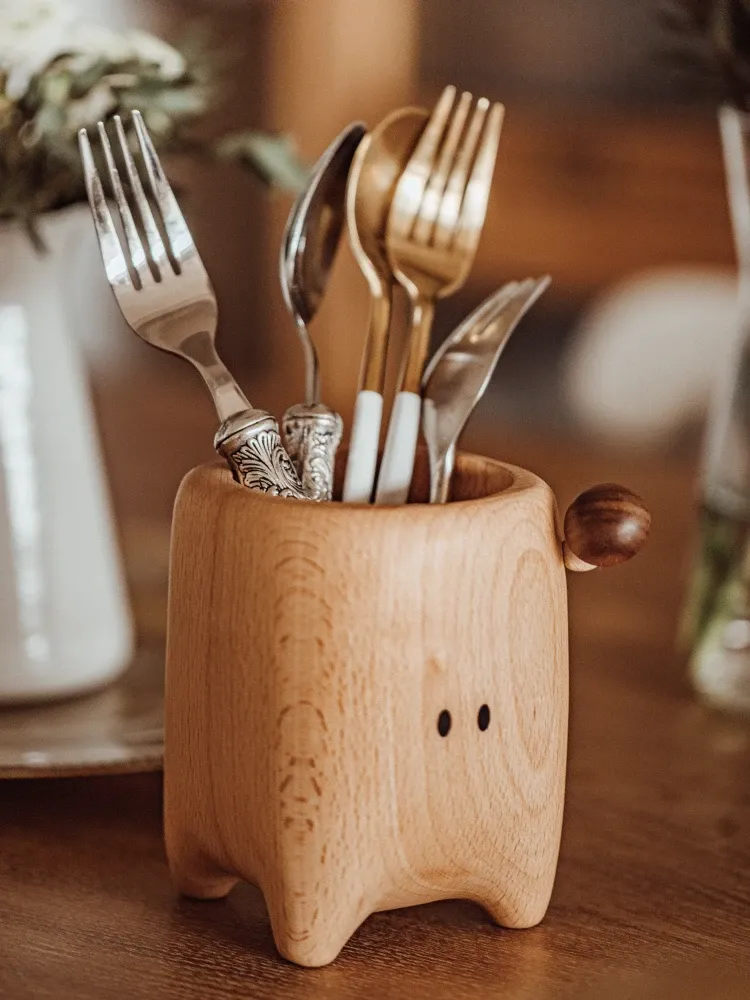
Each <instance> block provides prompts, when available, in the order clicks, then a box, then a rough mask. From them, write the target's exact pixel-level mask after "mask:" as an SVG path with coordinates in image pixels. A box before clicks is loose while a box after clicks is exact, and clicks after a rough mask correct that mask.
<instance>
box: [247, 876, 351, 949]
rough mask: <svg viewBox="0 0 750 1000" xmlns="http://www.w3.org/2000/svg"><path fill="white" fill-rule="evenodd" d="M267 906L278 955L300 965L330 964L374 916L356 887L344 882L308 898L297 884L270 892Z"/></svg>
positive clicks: (322, 889) (328, 886)
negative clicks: (368, 918) (358, 929)
mask: <svg viewBox="0 0 750 1000" xmlns="http://www.w3.org/2000/svg"><path fill="white" fill-rule="evenodd" d="M265 898H266V905H267V906H268V913H269V916H270V919H271V929H272V931H273V939H274V941H275V943H276V947H277V948H278V950H279V952H280V953H281V954H282V955H283V956H284V957H285V958H288V959H289V961H291V962H296V963H297V964H298V965H305V966H309V967H318V966H321V965H328V963H329V962H332V961H333V960H334V959H335V958H336V956H337V955H338V954H339V952H340V951H341V949H342V948H343V947H344V945H345V944H346V943H347V941H348V940H349V938H350V937H351V936H352V934H353V933H354V932H355V931H356V929H357V928H358V927H359V925H360V924H361V923H362V921H363V920H365V919H366V918H367V917H368V916H369V915H370V913H371V907H369V906H367V905H366V904H365V902H364V899H363V897H362V895H361V894H360V893H359V892H357V890H356V888H354V887H353V886H351V885H349V884H348V883H347V882H345V881H342V882H340V883H339V884H338V885H337V886H332V885H330V884H328V885H323V886H320V887H319V888H318V895H317V896H315V897H307V898H305V895H304V892H303V891H302V890H300V889H299V887H298V886H296V885H287V886H285V887H284V888H283V889H282V888H280V889H278V890H276V891H275V890H270V889H269V890H267V892H266V896H265Z"/></svg>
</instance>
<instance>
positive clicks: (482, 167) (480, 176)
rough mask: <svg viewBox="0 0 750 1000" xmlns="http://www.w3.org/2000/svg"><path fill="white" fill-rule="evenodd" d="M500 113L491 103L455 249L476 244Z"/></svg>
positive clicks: (500, 108)
mask: <svg viewBox="0 0 750 1000" xmlns="http://www.w3.org/2000/svg"><path fill="white" fill-rule="evenodd" d="M504 115H505V108H504V107H503V105H502V104H493V105H492V109H491V111H490V113H489V115H488V117H487V127H486V128H485V130H484V134H483V136H482V141H481V143H480V145H479V150H478V152H477V156H476V159H475V161H474V166H473V167H472V170H471V176H470V177H469V183H468V184H467V185H466V192H465V194H464V199H463V203H462V204H461V214H460V216H459V221H458V232H457V234H456V239H455V242H454V248H455V249H457V250H459V251H470V250H471V248H472V247H473V246H474V245H475V243H476V239H477V237H476V234H477V232H478V230H480V229H481V228H482V226H483V225H484V217H485V215H486V214H487V202H488V201H489V197H490V187H491V185H492V175H493V173H494V172H495V160H496V159H497V147H498V144H499V142H500V132H501V130H502V127H503V116H504ZM470 265H471V260H470V261H469V266H470Z"/></svg>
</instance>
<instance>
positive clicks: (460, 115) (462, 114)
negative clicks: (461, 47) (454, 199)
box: [412, 91, 473, 243]
mask: <svg viewBox="0 0 750 1000" xmlns="http://www.w3.org/2000/svg"><path fill="white" fill-rule="evenodd" d="M472 100H473V98H472V96H471V94H470V93H469V92H468V91H464V93H463V94H461V97H460V99H459V101H458V104H457V105H456V109H455V112H454V114H453V115H452V117H451V120H450V124H449V125H448V130H447V134H446V136H445V141H444V142H443V145H442V147H441V149H440V154H439V156H438V161H437V166H436V167H435V168H434V170H433V171H432V175H431V176H430V179H429V182H428V184H427V189H426V190H425V193H424V197H423V198H422V204H421V205H420V206H419V213H418V214H417V218H416V221H415V223H414V232H413V233H412V238H413V239H414V240H415V242H417V243H427V242H428V240H429V239H430V236H431V235H432V230H433V228H434V226H435V220H436V219H437V216H438V212H439V210H440V203H441V200H442V197H443V192H444V191H445V186H446V184H447V183H448V178H449V176H450V173H451V167H452V166H453V161H454V160H455V158H456V152H457V150H458V149H459V143H460V141H461V136H462V135H463V131H464V126H465V124H466V119H467V118H468V117H469V108H470V107H471V102H472ZM467 138H469V137H468V136H467Z"/></svg>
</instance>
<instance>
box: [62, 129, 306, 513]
mask: <svg viewBox="0 0 750 1000" xmlns="http://www.w3.org/2000/svg"><path fill="white" fill-rule="evenodd" d="M114 123H115V130H116V133H117V138H118V142H119V146H120V151H121V153H122V158H123V161H124V163H125V169H126V171H127V175H128V180H129V182H130V189H131V192H132V197H133V200H134V201H135V203H136V206H137V208H138V213H139V215H140V219H141V224H142V229H143V234H144V236H145V245H144V242H143V240H142V239H141V236H140V234H139V231H138V228H137V226H136V223H135V219H134V218H133V214H132V212H131V209H130V206H129V204H128V201H127V199H126V197H125V192H124V190H123V187H122V182H121V180H120V175H119V172H118V170H117V166H116V164H115V158H114V155H113V153H112V147H111V146H110V142H109V138H108V136H107V132H106V130H105V127H104V123H103V122H99V123H98V130H99V139H100V142H101V146H102V149H103V151H104V158H105V162H106V165H107V171H108V173H109V180H110V184H111V187H112V195H113V196H114V201H115V204H116V205H117V211H118V213H119V216H120V220H121V222H122V230H123V233H124V235H125V246H124V245H123V243H122V241H121V240H120V237H119V236H118V233H117V230H116V229H115V225H114V222H113V220H112V215H111V214H110V211H109V206H108V204H107V199H106V195H105V192H104V187H103V185H102V181H101V177H100V176H99V172H98V170H97V169H96V164H95V162H94V156H93V152H92V149H91V144H90V142H89V137H88V133H87V132H86V129H81V130H80V132H79V133H78V141H79V147H80V151H81V160H82V162H83V172H84V177H85V180H86V191H87V193H88V198H89V204H90V206H91V212H92V215H93V217H94V225H95V227H96V234H97V236H98V238H99V248H100V250H101V253H102V260H103V262H104V270H105V272H106V274H107V280H108V281H109V283H110V286H111V287H112V291H113V292H114V295H115V298H116V300H117V304H118V305H119V307H120V310H121V311H122V314H123V316H124V317H125V320H126V322H127V323H128V325H129V326H130V328H131V329H132V330H133V331H134V333H137V334H138V336H139V337H141V338H142V339H143V340H145V341H146V342H147V343H148V344H152V345H153V346H154V347H159V348H161V350H163V351H169V352H171V353H172V354H177V355H178V356H179V357H181V358H185V359H186V360H188V361H190V362H191V363H192V364H193V365H195V367H196V368H197V369H198V371H199V372H200V374H201V376H202V377H203V380H204V382H205V383H206V385H207V386H208V388H209V390H210V392H211V395H212V397H213V401H214V405H215V406H216V412H217V413H218V415H219V420H221V425H220V427H219V429H218V431H217V432H216V436H215V438H214V446H215V448H216V450H217V451H218V452H219V453H220V454H221V455H223V456H224V458H225V459H226V460H227V463H228V465H229V467H230V469H231V470H232V474H233V475H234V477H235V479H236V480H237V481H238V482H239V483H241V484H242V485H243V486H247V487H249V488H250V489H255V490H260V491H262V492H264V493H272V494H275V495H278V496H286V497H297V498H299V499H306V496H305V494H304V492H303V491H302V486H301V484H300V481H299V479H298V478H297V473H296V472H295V470H294V467H293V466H292V463H291V461H290V459H289V456H288V455H287V453H286V452H285V451H284V448H283V446H282V444H281V438H280V436H279V427H278V424H277V423H276V421H275V419H274V418H273V417H272V416H271V414H270V413H266V411H265V410H257V409H255V408H254V407H252V406H251V404H250V403H249V402H248V400H247V397H246V396H245V395H244V393H243V392H242V390H241V389H240V387H239V386H238V385H237V383H236V381H235V380H234V378H233V377H232V375H231V374H230V372H229V371H228V369H227V368H226V366H225V365H224V363H223V362H222V360H221V359H220V358H219V356H218V354H217V353H216V348H215V346H214V338H215V336H216V326H217V321H218V310H217V305H216V295H215V294H214V290H213V288H212V287H211V282H210V280H209V277H208V274H207V273H206V269H205V267H204V266H203V262H202V261H201V259H200V256H199V255H198V251H197V249H196V246H195V243H194V242H193V238H192V236H191V235H190V230H189V229H188V227H187V223H186V222H185V219H184V217H183V215H182V212H181V211H180V208H179V206H178V204H177V199H176V198H175V196H174V194H173V192H172V188H171V187H170V185H169V182H168V181H167V178H166V176H165V174H164V171H163V169H162V166H161V163H160V162H159V158H158V156H157V155H156V151H155V149H154V146H153V143H152V142H151V137H150V136H149V134H148V130H147V129H146V126H145V124H144V122H143V118H142V117H141V115H140V113H139V112H138V111H134V112H133V125H134V127H135V133H136V137H137V139H138V146H139V149H140V154H141V156H142V157H143V161H144V165H145V170H146V177H147V178H148V186H149V188H150V193H151V196H152V199H153V201H154V202H155V204H156V206H157V209H158V214H159V215H160V216H161V223H162V227H163V235H162V231H160V229H159V226H158V225H157V223H156V219H155V218H154V214H153V212H152V209H151V204H150V202H149V200H148V198H147V197H146V194H145V192H144V189H143V185H142V184H141V180H140V176H139V173H138V169H137V167H136V165H135V160H134V159H133V155H132V153H131V151H130V147H129V145H128V141H127V137H126V135H125V129H124V128H123V124H122V120H121V119H120V117H119V115H116V116H115V118H114Z"/></svg>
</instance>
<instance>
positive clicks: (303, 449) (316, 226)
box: [279, 122, 366, 500]
mask: <svg viewBox="0 0 750 1000" xmlns="http://www.w3.org/2000/svg"><path fill="white" fill-rule="evenodd" d="M365 132H366V129H365V126H364V125H363V124H362V123H361V122H354V123H352V124H351V125H349V126H348V127H347V128H346V129H344V131H343V132H342V133H341V135H339V136H338V137H337V138H336V139H335V140H334V141H333V142H332V143H331V145H330V146H329V147H328V149H326V151H325V153H323V155H322V156H321V158H320V159H319V160H318V162H317V163H316V164H315V166H314V167H313V169H312V173H311V174H310V179H309V181H308V183H307V187H306V188H305V190H304V191H302V193H301V194H300V196H299V198H298V199H297V201H296V202H295V204H294V207H293V208H292V211H291V213H290V215H289V219H288V221H287V224H286V229H285V230H284V238H283V240H282V244H281V254H280V258H279V277H280V280H281V291H282V294H283V296H284V302H285V303H286V307H287V309H288V310H289V312H290V313H291V314H292V317H293V319H294V322H295V324H296V326H297V332H298V333H299V338H300V341H301V343H302V349H303V351H304V355H305V402H304V403H298V404H296V405H295V406H292V407H290V408H289V409H288V410H287V411H286V413H285V414H284V416H283V418H282V428H283V432H284V438H285V442H286V447H287V451H288V452H289V455H290V457H291V459H292V462H293V463H294V465H295V467H296V469H297V472H298V474H299V477H300V479H301V480H302V486H303V488H304V490H305V492H306V493H307V495H308V496H309V497H311V498H312V499H314V500H330V499H331V494H332V492H333V467H334V460H335V457H336V449H337V448H338V446H339V442H340V441H341V433H342V430H343V424H342V421H341V417H340V416H339V415H338V413H334V411H333V410H331V409H329V407H327V406H325V405H324V404H323V403H321V401H320V371H319V365H318V354H317V351H316V350H315V344H314V343H313V340H312V337H311V336H310V331H309V330H308V324H309V323H311V322H312V320H313V319H314V318H315V315H316V313H317V311H318V308H319V306H320V303H321V301H322V299H323V295H324V293H325V289H326V285H327V283H328V278H329V275H330V272H331V267H332V266H333V262H334V259H335V257H336V251H337V249H338V245H339V240H340V238H341V233H342V231H343V228H344V220H345V215H346V181H347V178H348V176H349V168H350V167H351V164H352V159H353V158H354V154H355V152H356V150H357V147H358V146H359V144H360V142H361V141H362V139H363V138H364V136H365Z"/></svg>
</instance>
